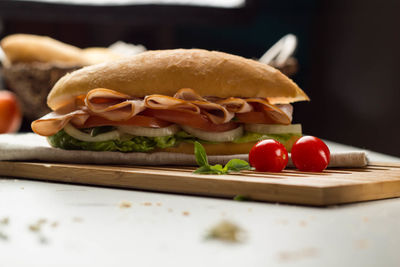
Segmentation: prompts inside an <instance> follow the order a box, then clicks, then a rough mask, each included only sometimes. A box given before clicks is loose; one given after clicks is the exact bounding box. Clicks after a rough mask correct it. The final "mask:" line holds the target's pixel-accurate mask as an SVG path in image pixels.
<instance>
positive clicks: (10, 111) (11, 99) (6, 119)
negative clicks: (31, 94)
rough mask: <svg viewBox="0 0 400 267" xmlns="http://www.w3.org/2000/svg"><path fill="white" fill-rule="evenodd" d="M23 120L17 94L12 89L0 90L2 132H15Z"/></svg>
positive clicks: (0, 126)
mask: <svg viewBox="0 0 400 267" xmlns="http://www.w3.org/2000/svg"><path fill="white" fill-rule="evenodd" d="M21 121H22V113H21V108H20V106H19V102H18V99H17V96H16V95H15V94H14V93H12V92H10V91H4V90H3V91H0V133H15V132H17V131H18V130H19V127H20V126H21Z"/></svg>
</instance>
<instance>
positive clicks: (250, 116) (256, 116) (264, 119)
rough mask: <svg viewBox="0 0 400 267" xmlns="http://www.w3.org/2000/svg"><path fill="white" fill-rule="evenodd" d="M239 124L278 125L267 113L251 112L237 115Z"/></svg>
mask: <svg viewBox="0 0 400 267" xmlns="http://www.w3.org/2000/svg"><path fill="white" fill-rule="evenodd" d="M235 116H236V118H237V120H238V122H241V123H259V124H274V123H276V122H275V121H274V120H273V119H271V118H270V117H269V116H268V115H267V114H265V112H262V111H250V112H246V113H236V115H235Z"/></svg>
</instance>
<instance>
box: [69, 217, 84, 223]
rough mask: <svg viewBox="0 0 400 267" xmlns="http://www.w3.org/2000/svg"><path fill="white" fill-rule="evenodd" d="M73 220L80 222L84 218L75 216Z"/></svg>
mask: <svg viewBox="0 0 400 267" xmlns="http://www.w3.org/2000/svg"><path fill="white" fill-rule="evenodd" d="M72 221H73V222H77V223H80V222H83V219H82V218H81V217H74V218H72Z"/></svg>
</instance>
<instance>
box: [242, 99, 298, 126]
mask: <svg viewBox="0 0 400 267" xmlns="http://www.w3.org/2000/svg"><path fill="white" fill-rule="evenodd" d="M246 101H247V103H258V104H260V105H261V106H262V108H263V111H264V112H265V113H266V114H267V115H268V116H269V117H270V118H271V119H272V120H273V121H275V123H277V124H290V123H291V122H292V116H291V113H290V114H289V115H288V114H286V113H285V112H284V111H282V110H281V109H280V108H278V107H277V106H274V105H272V104H270V103H269V102H268V101H267V100H266V99H262V98H246ZM285 110H286V111H289V109H288V108H287V109H285Z"/></svg>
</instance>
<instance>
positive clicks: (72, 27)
mask: <svg viewBox="0 0 400 267" xmlns="http://www.w3.org/2000/svg"><path fill="white" fill-rule="evenodd" d="M215 2H218V1H215ZM399 14H400V1H397V0H384V1H374V0H353V1H349V0H347V1H346V0H335V1H330V0H297V1H296V0H280V1H270V0H265V1H262V0H248V1H244V4H243V5H242V6H236V7H234V8H220V7H219V8H216V7H205V6H185V5H154V4H151V5H133V4H130V5H127V6H89V5H67V4H50V3H39V2H35V1H4V0H3V1H0V21H1V24H0V37H1V38H2V37H4V36H6V35H9V34H12V33H32V34H39V35H48V36H51V37H53V38H55V39H58V40H60V41H63V42H66V43H69V44H73V45H76V46H79V47H88V46H108V45H110V44H112V43H114V42H116V41H118V40H123V41H125V42H129V43H134V44H143V45H144V46H146V47H147V48H148V49H166V48H179V47H182V48H194V47H196V48H205V49H211V50H219V51H224V52H229V53H233V54H237V55H241V56H244V57H248V58H258V57H260V56H261V55H262V54H263V53H264V52H265V51H266V50H267V49H268V48H269V47H270V46H272V45H273V44H274V43H275V42H276V41H278V40H279V39H280V38H281V37H282V36H284V35H285V34H287V33H293V34H295V35H296V36H297V37H298V41H299V43H298V47H297V52H296V54H295V56H296V58H297V59H298V61H299V66H300V68H299V71H298V72H297V74H296V75H295V76H294V77H293V79H294V80H295V81H296V82H297V83H298V84H299V86H300V87H301V88H303V90H304V91H305V92H306V93H307V94H308V95H309V96H310V98H311V102H309V103H295V104H294V106H295V113H294V120H295V122H301V123H302V124H303V129H304V132H305V133H306V134H312V135H315V136H319V137H321V138H324V139H328V140H332V141H336V142H340V143H344V144H348V145H354V146H358V147H362V148H366V149H370V150H375V151H378V152H382V153H387V154H391V155H395V156H400V152H399V151H398V150H397V149H398V148H399V147H400V146H399V145H400V138H398V136H397V134H398V133H399V132H400V126H399V125H398V124H397V118H398V116H397V115H398V114H399V113H400V105H399V104H397V103H396V101H397V100H398V99H399V98H400V97H399V96H400V71H399V70H400V68H399V67H398V64H399V63H398V62H399V60H400V52H399V47H400V34H399V33H398V29H399V26H400V16H399ZM25 129H27V128H25Z"/></svg>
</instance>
